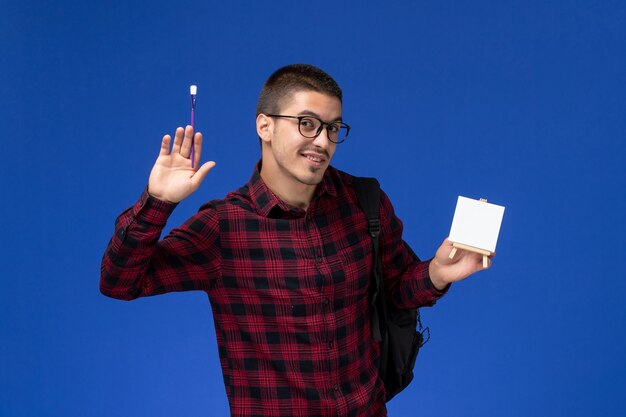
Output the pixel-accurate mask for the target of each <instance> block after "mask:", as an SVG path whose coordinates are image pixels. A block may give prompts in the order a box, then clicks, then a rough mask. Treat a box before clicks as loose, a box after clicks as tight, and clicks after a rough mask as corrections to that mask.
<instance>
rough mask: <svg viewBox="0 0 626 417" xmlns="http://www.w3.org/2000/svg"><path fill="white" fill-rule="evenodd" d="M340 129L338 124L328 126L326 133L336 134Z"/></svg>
mask: <svg viewBox="0 0 626 417" xmlns="http://www.w3.org/2000/svg"><path fill="white" fill-rule="evenodd" d="M340 128H341V125H340V124H339V123H335V124H332V125H328V131H329V132H330V133H337V132H339V129H340Z"/></svg>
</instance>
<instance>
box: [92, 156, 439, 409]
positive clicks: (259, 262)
mask: <svg viewBox="0 0 626 417" xmlns="http://www.w3.org/2000/svg"><path fill="white" fill-rule="evenodd" d="M352 181H353V177H351V176H349V175H348V174H345V173H343V172H341V171H338V170H336V169H334V168H332V167H331V168H329V169H328V170H327V172H326V174H325V176H324V180H323V182H322V183H321V184H320V186H319V187H318V189H317V192H316V194H315V196H314V198H313V200H312V201H311V204H310V206H309V208H308V210H307V211H304V210H301V209H298V208H295V207H292V206H289V205H287V204H285V203H284V202H282V201H281V200H279V199H278V197H276V195H274V194H273V193H272V192H271V191H270V190H269V189H268V188H267V186H266V185H265V183H264V182H263V180H262V179H261V177H260V175H259V171H258V167H257V169H256V170H255V172H254V174H253V176H252V178H251V180H250V182H249V183H248V184H247V185H245V186H244V187H242V188H240V189H239V190H237V191H235V192H232V193H230V194H228V195H227V196H226V198H225V199H224V200H216V201H211V202H209V203H207V204H205V205H203V206H202V207H201V208H200V210H199V211H198V213H197V214H195V215H194V216H193V217H191V218H190V219H189V220H187V222H185V223H184V224H183V225H182V226H181V227H180V228H176V229H174V230H172V231H171V232H170V234H169V235H168V236H166V237H165V238H164V239H163V240H161V241H159V237H160V234H161V231H162V229H163V227H164V226H165V223H166V221H167V219H168V217H169V215H170V214H171V213H172V211H173V210H174V208H175V206H176V205H175V204H169V203H165V202H162V201H159V200H157V199H155V198H152V197H150V196H149V195H148V193H147V192H144V193H143V195H142V196H141V198H140V200H139V201H138V202H137V204H135V205H134V206H133V207H131V208H129V209H128V210H126V211H125V212H124V213H122V215H120V217H118V219H117V221H116V228H115V234H114V236H113V238H112V239H111V241H110V243H109V245H108V247H107V249H106V252H105V254H104V258H103V261H102V271H101V272H102V273H101V280H100V289H101V291H102V292H103V293H104V294H106V295H108V296H111V297H114V298H119V299H124V300H130V299H134V298H137V297H142V296H149V295H156V294H162V293H166V292H169V291H187V290H201V291H205V292H206V293H207V294H208V296H209V298H210V301H211V306H212V309H213V316H214V319H215V327H216V334H217V342H218V346H219V355H220V362H221V366H222V372H223V376H224V381H225V384H226V392H227V395H228V400H229V404H230V409H231V414H232V415H233V416H354V417H356V416H385V415H386V407H385V393H384V387H383V384H382V381H381V379H380V378H379V377H378V370H377V365H376V364H377V361H378V358H379V354H380V352H379V346H378V343H377V342H375V341H374V339H373V338H372V332H371V326H370V314H369V313H370V307H369V303H368V288H369V283H370V279H371V276H370V270H371V268H372V256H371V255H372V240H371V237H370V236H369V234H368V233H367V221H366V219H365V215H364V213H363V212H362V211H361V209H360V208H359V207H358V205H357V199H356V194H355V192H354V189H353V187H352ZM380 218H381V235H380V245H381V246H380V248H381V256H382V261H383V265H384V266H383V273H384V277H385V284H386V286H387V288H388V290H387V291H388V292H387V294H388V295H389V298H390V300H391V302H393V303H395V304H397V305H398V306H400V307H405V308H414V307H418V306H425V305H432V304H434V302H435V301H436V300H437V299H438V298H439V297H441V296H442V295H443V292H440V291H437V290H436V289H435V288H434V287H433V285H432V283H431V281H430V278H429V277H428V262H420V261H419V259H417V258H416V257H415V255H414V254H413V252H412V251H411V250H410V249H409V248H408V247H407V245H406V244H405V243H404V242H403V240H402V223H401V222H400V220H399V219H398V218H397V217H396V216H395V215H394V212H393V208H392V206H391V203H390V202H389V199H388V198H387V196H386V195H385V194H384V193H383V194H382V197H381V210H380Z"/></svg>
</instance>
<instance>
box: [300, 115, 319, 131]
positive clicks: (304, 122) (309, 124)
mask: <svg viewBox="0 0 626 417" xmlns="http://www.w3.org/2000/svg"><path fill="white" fill-rule="evenodd" d="M316 125H317V124H316V123H315V119H311V118H308V117H304V118H302V119H300V126H301V127H303V128H306V129H315V127H316Z"/></svg>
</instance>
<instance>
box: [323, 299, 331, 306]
mask: <svg viewBox="0 0 626 417" xmlns="http://www.w3.org/2000/svg"><path fill="white" fill-rule="evenodd" d="M322 304H324V305H325V306H327V307H328V304H330V302H329V301H328V298H322Z"/></svg>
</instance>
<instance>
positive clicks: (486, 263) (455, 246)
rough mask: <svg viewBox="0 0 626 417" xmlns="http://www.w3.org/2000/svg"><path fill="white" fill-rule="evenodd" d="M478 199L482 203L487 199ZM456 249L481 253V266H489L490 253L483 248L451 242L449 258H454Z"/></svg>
mask: <svg viewBox="0 0 626 417" xmlns="http://www.w3.org/2000/svg"><path fill="white" fill-rule="evenodd" d="M480 201H482V202H483V203H486V202H487V199H485V198H481V199H480ZM457 249H463V250H468V251H470V252H475V253H478V254H481V255H483V268H487V267H488V266H489V257H490V256H491V255H492V253H491V252H490V251H488V250H485V249H480V248H477V247H474V246H470V245H466V244H464V243H457V242H452V251H451V252H450V255H449V258H450V259H453V258H454V255H456V251H457Z"/></svg>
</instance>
